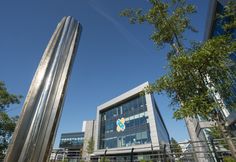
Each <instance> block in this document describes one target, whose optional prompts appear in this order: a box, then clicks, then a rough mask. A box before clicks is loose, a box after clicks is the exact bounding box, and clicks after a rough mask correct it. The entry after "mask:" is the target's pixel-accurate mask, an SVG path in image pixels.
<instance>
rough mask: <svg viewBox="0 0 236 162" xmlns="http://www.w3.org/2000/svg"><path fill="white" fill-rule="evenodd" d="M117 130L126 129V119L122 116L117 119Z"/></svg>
mask: <svg viewBox="0 0 236 162" xmlns="http://www.w3.org/2000/svg"><path fill="white" fill-rule="evenodd" d="M116 125H117V127H116V131H117V132H120V131H124V130H125V119H124V118H121V119H117V121H116Z"/></svg>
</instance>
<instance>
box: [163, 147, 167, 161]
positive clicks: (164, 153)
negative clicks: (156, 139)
mask: <svg viewBox="0 0 236 162" xmlns="http://www.w3.org/2000/svg"><path fill="white" fill-rule="evenodd" d="M163 156H164V162H166V161H167V159H166V144H164V147H163Z"/></svg>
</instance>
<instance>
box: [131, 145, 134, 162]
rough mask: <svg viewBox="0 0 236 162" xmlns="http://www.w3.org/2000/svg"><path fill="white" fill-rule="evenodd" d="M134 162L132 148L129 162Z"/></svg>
mask: <svg viewBox="0 0 236 162" xmlns="http://www.w3.org/2000/svg"><path fill="white" fill-rule="evenodd" d="M133 161H134V148H132V149H131V153H130V162H133Z"/></svg>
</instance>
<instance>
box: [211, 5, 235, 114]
mask: <svg viewBox="0 0 236 162" xmlns="http://www.w3.org/2000/svg"><path fill="white" fill-rule="evenodd" d="M223 11H224V5H223V4H221V3H220V2H218V1H217V6H216V14H221V13H223ZM229 19H230V18H229V17H228V18H224V19H220V18H217V19H216V20H215V22H214V25H213V28H212V34H211V36H212V37H214V36H219V35H223V34H226V32H227V33H230V34H231V35H232V37H233V38H236V29H231V30H228V31H225V30H224V29H223V24H225V23H227V22H229ZM230 59H231V60H232V61H233V64H232V65H230V68H231V71H232V73H233V72H234V71H235V70H236V52H234V53H232V54H231V55H230ZM231 78H232V81H233V87H232V96H231V97H230V98H229V99H228V100H224V103H225V104H226V106H227V105H228V104H229V103H232V102H234V101H235V100H236V78H233V77H231ZM229 111H232V109H229Z"/></svg>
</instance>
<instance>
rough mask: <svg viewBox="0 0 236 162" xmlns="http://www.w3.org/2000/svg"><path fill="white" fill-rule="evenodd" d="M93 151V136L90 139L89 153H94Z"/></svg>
mask: <svg viewBox="0 0 236 162" xmlns="http://www.w3.org/2000/svg"><path fill="white" fill-rule="evenodd" d="M93 151H94V140H93V138H92V137H91V138H90V139H89V141H88V146H87V152H88V154H92V153H93Z"/></svg>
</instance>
